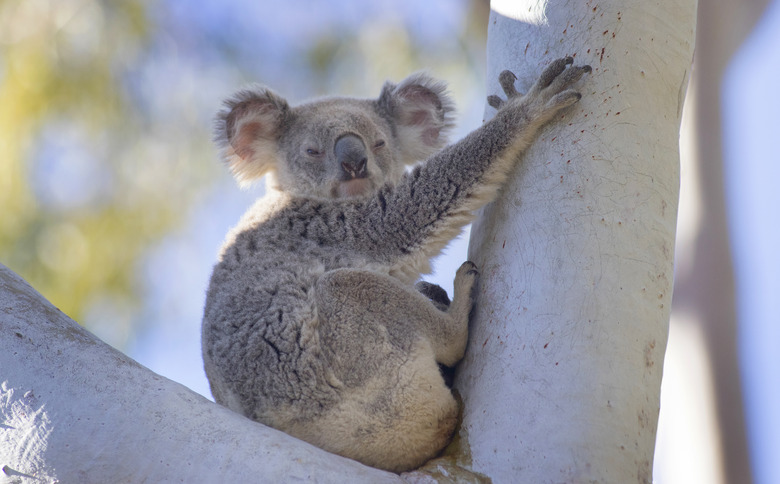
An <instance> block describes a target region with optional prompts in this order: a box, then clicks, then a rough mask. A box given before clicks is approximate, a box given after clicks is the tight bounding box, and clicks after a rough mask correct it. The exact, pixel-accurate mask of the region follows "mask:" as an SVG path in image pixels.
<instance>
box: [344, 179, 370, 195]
mask: <svg viewBox="0 0 780 484" xmlns="http://www.w3.org/2000/svg"><path fill="white" fill-rule="evenodd" d="M372 187H373V184H372V183H371V180H369V179H368V178H358V179H356V180H350V181H345V182H341V183H339V184H338V186H337V187H336V193H337V194H338V196H339V198H350V197H359V196H362V195H366V194H368V193H369V192H370V191H371V189H372Z"/></svg>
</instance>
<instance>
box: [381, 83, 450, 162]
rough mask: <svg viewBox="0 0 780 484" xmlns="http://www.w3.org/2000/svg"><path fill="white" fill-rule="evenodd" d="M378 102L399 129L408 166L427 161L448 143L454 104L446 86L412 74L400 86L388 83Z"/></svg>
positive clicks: (399, 137) (400, 140) (403, 153)
mask: <svg viewBox="0 0 780 484" xmlns="http://www.w3.org/2000/svg"><path fill="white" fill-rule="evenodd" d="M377 103H378V106H379V109H380V112H382V113H383V114H385V115H386V116H387V117H389V118H390V121H391V122H392V123H393V124H394V125H395V126H396V130H397V132H396V133H397V136H398V140H399V142H400V145H401V156H402V157H403V159H404V162H405V163H415V162H417V161H420V160H424V159H425V158H427V157H428V156H430V155H432V154H433V153H435V152H436V151H438V150H439V149H440V148H442V147H443V146H444V145H445V144H446V143H447V136H448V134H449V133H448V131H449V130H450V129H451V128H452V127H453V125H454V120H453V118H454V112H455V104H454V103H453V102H452V99H450V96H449V95H448V93H447V85H446V84H445V83H443V82H441V81H437V80H436V79H433V78H432V77H430V76H428V75H426V74H423V73H417V74H413V75H411V76H409V77H407V78H406V79H404V80H403V81H401V83H400V84H398V85H395V84H393V83H390V82H388V83H386V84H385V85H384V87H383V88H382V93H381V94H380V95H379V99H378V100H377Z"/></svg>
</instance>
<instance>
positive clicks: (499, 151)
mask: <svg viewBox="0 0 780 484" xmlns="http://www.w3.org/2000/svg"><path fill="white" fill-rule="evenodd" d="M572 63H573V59H572V58H571V57H567V58H564V59H558V60H556V61H554V62H553V63H552V64H550V65H549V66H548V67H547V68H546V69H545V70H544V72H543V73H542V75H541V76H540V77H539V79H538V80H537V81H536V83H535V84H534V85H533V87H532V88H531V90H530V91H529V92H528V93H527V94H525V95H522V94H520V93H518V92H517V91H516V90H515V88H514V81H515V79H516V78H515V76H514V74H512V73H511V72H509V71H504V72H502V73H501V75H500V76H499V82H500V84H501V86H502V88H503V91H504V93H505V94H506V96H507V99H506V100H501V99H500V98H499V97H498V96H490V97H489V99H488V102H489V103H490V105H491V106H493V107H496V108H498V112H497V113H496V115H495V117H493V119H491V120H490V121H488V122H486V123H485V124H484V125H483V126H482V127H480V128H479V129H477V130H475V131H473V132H472V133H471V134H469V135H468V136H467V137H466V138H464V139H463V140H461V141H460V142H458V143H455V144H453V145H450V146H448V147H446V148H444V149H443V150H442V151H440V152H439V153H437V154H435V155H434V156H433V157H431V158H430V159H429V160H428V161H427V162H426V163H425V164H423V165H420V166H418V167H416V168H415V169H414V170H413V171H412V172H411V173H408V174H407V175H406V176H405V177H404V178H403V179H402V180H401V182H399V183H398V185H396V186H395V187H394V188H393V189H387V190H383V191H380V192H379V193H378V194H377V196H375V197H374V198H373V199H372V201H371V204H372V205H373V206H372V207H370V208H371V210H370V213H369V214H368V215H367V219H368V220H366V222H368V223H369V224H370V226H372V227H374V228H373V229H372V228H370V227H369V228H367V229H368V231H369V232H373V236H374V237H376V238H377V239H376V240H377V241H381V244H382V247H383V253H384V255H387V254H388V253H389V251H388V249H389V248H391V247H392V248H394V249H395V250H394V252H395V254H394V256H395V257H398V258H399V259H405V258H406V257H415V258H419V259H421V261H420V263H419V264H417V263H415V261H404V262H402V265H407V264H408V263H410V262H411V265H412V266H417V265H420V264H424V261H423V260H422V259H424V260H426V261H427V259H428V258H429V257H431V256H432V255H435V254H436V253H438V252H439V251H440V250H441V249H442V248H443V247H444V245H446V244H447V243H448V242H449V241H450V240H452V238H453V237H454V236H456V235H457V234H458V232H459V231H460V229H461V228H462V227H463V226H464V225H466V224H467V223H469V222H470V221H471V220H472V218H473V216H472V212H473V211H474V210H475V209H477V208H480V207H482V206H483V205H485V204H486V203H488V202H490V201H492V200H493V199H494V198H495V195H496V191H497V190H498V189H499V188H500V187H501V186H502V185H503V184H504V182H505V180H506V178H507V175H508V173H509V172H510V170H511V169H512V167H513V166H514V165H515V163H516V162H517V160H518V158H519V155H520V154H521V153H522V152H523V151H524V150H525V149H526V148H527V147H528V146H529V145H530V143H531V142H532V141H533V139H534V137H535V135H536V133H537V132H538V130H539V128H540V127H541V126H542V125H544V124H545V123H546V122H548V121H550V120H551V119H552V118H553V117H554V116H555V115H556V114H557V113H558V112H559V111H560V110H562V109H564V108H566V107H568V106H571V105H572V104H574V103H576V102H577V101H578V100H579V99H580V97H581V95H580V94H579V93H578V92H576V91H574V90H572V89H570V86H571V85H572V84H574V83H575V82H576V81H578V80H579V79H580V78H581V77H582V76H583V74H585V73H586V72H590V71H591V68H590V66H587V65H586V66H572V65H571V64H572ZM372 218H374V220H373V221H372V220H371V219H372ZM376 218H379V220H377V219H376ZM378 231H381V233H378ZM401 270H403V269H401ZM412 272H414V268H412V267H410V275H411V273H412Z"/></svg>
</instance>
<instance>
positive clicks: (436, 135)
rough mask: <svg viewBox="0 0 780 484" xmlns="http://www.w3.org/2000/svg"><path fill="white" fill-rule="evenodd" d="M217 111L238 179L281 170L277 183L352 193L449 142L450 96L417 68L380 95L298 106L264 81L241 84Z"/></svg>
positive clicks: (317, 194)
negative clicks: (250, 86)
mask: <svg viewBox="0 0 780 484" xmlns="http://www.w3.org/2000/svg"><path fill="white" fill-rule="evenodd" d="M225 105H226V109H225V110H224V111H222V112H221V113H220V114H219V116H218V117H217V126H216V140H217V142H218V143H219V144H220V145H221V147H222V155H223V158H224V159H225V160H226V161H227V163H228V164H229V166H230V168H231V169H232V171H233V173H234V174H235V176H236V178H238V180H239V182H241V183H251V182H252V181H254V180H255V179H257V178H259V177H260V176H262V175H263V174H265V173H266V172H268V171H270V170H273V171H275V172H276V179H277V182H278V185H279V188H280V189H281V190H283V191H285V192H287V193H290V194H292V195H295V196H301V197H313V198H327V199H333V198H350V197H361V196H366V195H370V194H372V193H374V192H375V191H376V190H377V189H378V188H379V187H381V186H382V185H383V184H385V183H387V182H390V183H392V182H395V181H397V180H398V179H399V178H400V176H401V174H402V173H403V170H404V166H405V165H407V164H410V163H414V162H416V161H419V160H422V159H424V158H425V157H427V156H429V155H430V154H432V153H434V152H435V151H436V150H438V149H439V148H441V147H442V146H443V145H444V143H445V142H446V135H445V133H446V131H447V129H448V128H450V127H451V119H450V116H451V113H452V111H453V108H452V103H451V101H450V100H449V98H448V97H447V95H446V94H445V87H444V85H443V84H441V83H438V82H436V81H434V80H433V79H431V78H429V77H427V76H424V75H420V74H417V75H415V76H412V77H410V78H408V79H406V80H404V81H403V82H402V83H400V84H399V85H397V86H396V85H394V84H391V83H387V84H385V86H384V88H383V89H382V93H381V95H380V96H379V98H378V99H375V100H368V99H349V98H327V99H321V100H316V101H313V102H310V103H307V104H302V105H300V106H297V107H290V106H289V105H288V104H287V102H286V101H285V100H284V99H282V98H281V97H279V96H278V95H276V94H275V93H273V92H272V91H270V90H269V89H267V88H262V87H259V88H253V89H249V90H244V91H240V92H238V93H237V94H236V95H235V97H234V98H232V99H230V100H228V101H226V102H225Z"/></svg>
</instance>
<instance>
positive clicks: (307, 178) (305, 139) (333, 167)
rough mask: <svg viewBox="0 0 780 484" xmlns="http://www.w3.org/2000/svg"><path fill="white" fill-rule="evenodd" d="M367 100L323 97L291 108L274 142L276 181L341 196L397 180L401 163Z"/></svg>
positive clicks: (386, 127)
mask: <svg viewBox="0 0 780 484" xmlns="http://www.w3.org/2000/svg"><path fill="white" fill-rule="evenodd" d="M373 104H374V103H372V102H370V101H361V100H354V99H327V100H322V101H316V102H313V103H310V104H305V105H302V106H298V107H296V108H294V109H292V110H291V113H290V116H289V119H288V126H287V128H286V129H285V130H284V132H283V133H282V134H281V135H280V137H279V140H278V146H279V148H278V152H279V163H278V165H277V168H276V169H277V179H278V181H279V184H280V185H281V186H282V187H283V189H284V190H285V191H289V192H292V193H295V194H296V195H302V196H309V197H318V198H346V197H357V196H363V195H366V194H369V193H372V192H374V191H375V190H376V189H377V188H379V187H380V186H382V185H383V184H384V183H385V182H395V181H397V180H398V178H399V177H400V176H401V174H402V173H403V167H404V163H403V161H402V160H401V154H400V149H399V147H398V142H397V140H396V139H395V137H394V136H393V127H392V126H391V124H390V122H389V121H388V120H387V119H385V118H383V117H382V116H380V115H379V114H378V113H377V111H376V110H375V109H374V105H373Z"/></svg>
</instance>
